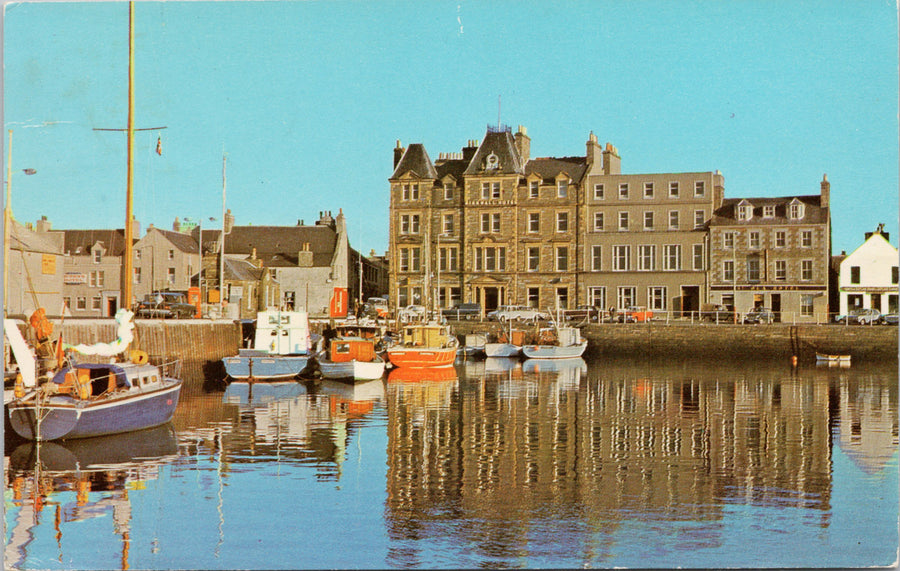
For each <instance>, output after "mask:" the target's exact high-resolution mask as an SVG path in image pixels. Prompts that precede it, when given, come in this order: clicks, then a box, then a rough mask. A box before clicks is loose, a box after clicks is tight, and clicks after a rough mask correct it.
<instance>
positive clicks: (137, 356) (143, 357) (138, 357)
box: [131, 350, 150, 365]
mask: <svg viewBox="0 0 900 571" xmlns="http://www.w3.org/2000/svg"><path fill="white" fill-rule="evenodd" d="M148 361H150V356H149V355H147V352H146V351H140V350H135V351H132V352H131V362H132V363H134V364H135V365H146V364H147V362H148Z"/></svg>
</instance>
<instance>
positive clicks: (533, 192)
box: [528, 180, 541, 198]
mask: <svg viewBox="0 0 900 571" xmlns="http://www.w3.org/2000/svg"><path fill="white" fill-rule="evenodd" d="M540 187H541V181H539V180H532V181H530V182H529V183H528V196H529V198H537V197H538V196H540Z"/></svg>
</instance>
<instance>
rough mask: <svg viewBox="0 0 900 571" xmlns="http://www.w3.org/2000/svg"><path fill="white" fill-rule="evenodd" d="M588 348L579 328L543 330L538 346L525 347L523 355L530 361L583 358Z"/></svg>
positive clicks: (540, 333) (539, 335)
mask: <svg viewBox="0 0 900 571" xmlns="http://www.w3.org/2000/svg"><path fill="white" fill-rule="evenodd" d="M586 348H587V339H582V337H581V330H580V329H578V328H577V327H555V328H546V329H541V331H540V332H539V334H538V343H537V344H536V345H523V346H522V353H523V354H524V355H525V356H526V357H528V358H530V359H568V358H572V357H581V355H582V354H584V350H585V349H586Z"/></svg>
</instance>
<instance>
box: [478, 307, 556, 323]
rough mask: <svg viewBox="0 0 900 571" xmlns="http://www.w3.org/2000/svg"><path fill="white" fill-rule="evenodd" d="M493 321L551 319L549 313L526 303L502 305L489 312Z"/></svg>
mask: <svg viewBox="0 0 900 571" xmlns="http://www.w3.org/2000/svg"><path fill="white" fill-rule="evenodd" d="M487 318H488V319H489V320H491V321H538V320H541V319H544V320H546V319H550V316H549V315H547V313H545V312H543V311H541V310H539V309H535V308H533V307H526V306H524V305H501V306H500V307H498V308H497V309H495V310H494V311H490V312H488V314H487Z"/></svg>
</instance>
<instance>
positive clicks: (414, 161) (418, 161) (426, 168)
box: [391, 143, 438, 179]
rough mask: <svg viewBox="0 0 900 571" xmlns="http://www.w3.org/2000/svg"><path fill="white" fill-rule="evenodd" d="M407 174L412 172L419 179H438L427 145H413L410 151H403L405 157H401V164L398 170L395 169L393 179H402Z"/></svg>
mask: <svg viewBox="0 0 900 571" xmlns="http://www.w3.org/2000/svg"><path fill="white" fill-rule="evenodd" d="M407 172H411V173H412V174H414V175H416V176H417V177H419V178H431V179H435V178H438V174H437V171H436V170H435V168H434V163H432V162H431V158H430V157H429V156H428V152H427V151H426V150H425V145H423V144H422V143H412V144H411V145H410V146H409V148H408V149H406V150H405V151H403V156H402V157H400V162H398V163H397V168H395V169H394V174H392V175H391V178H392V179H394V178H400V177H401V176H403V175H404V174H405V173H407Z"/></svg>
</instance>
